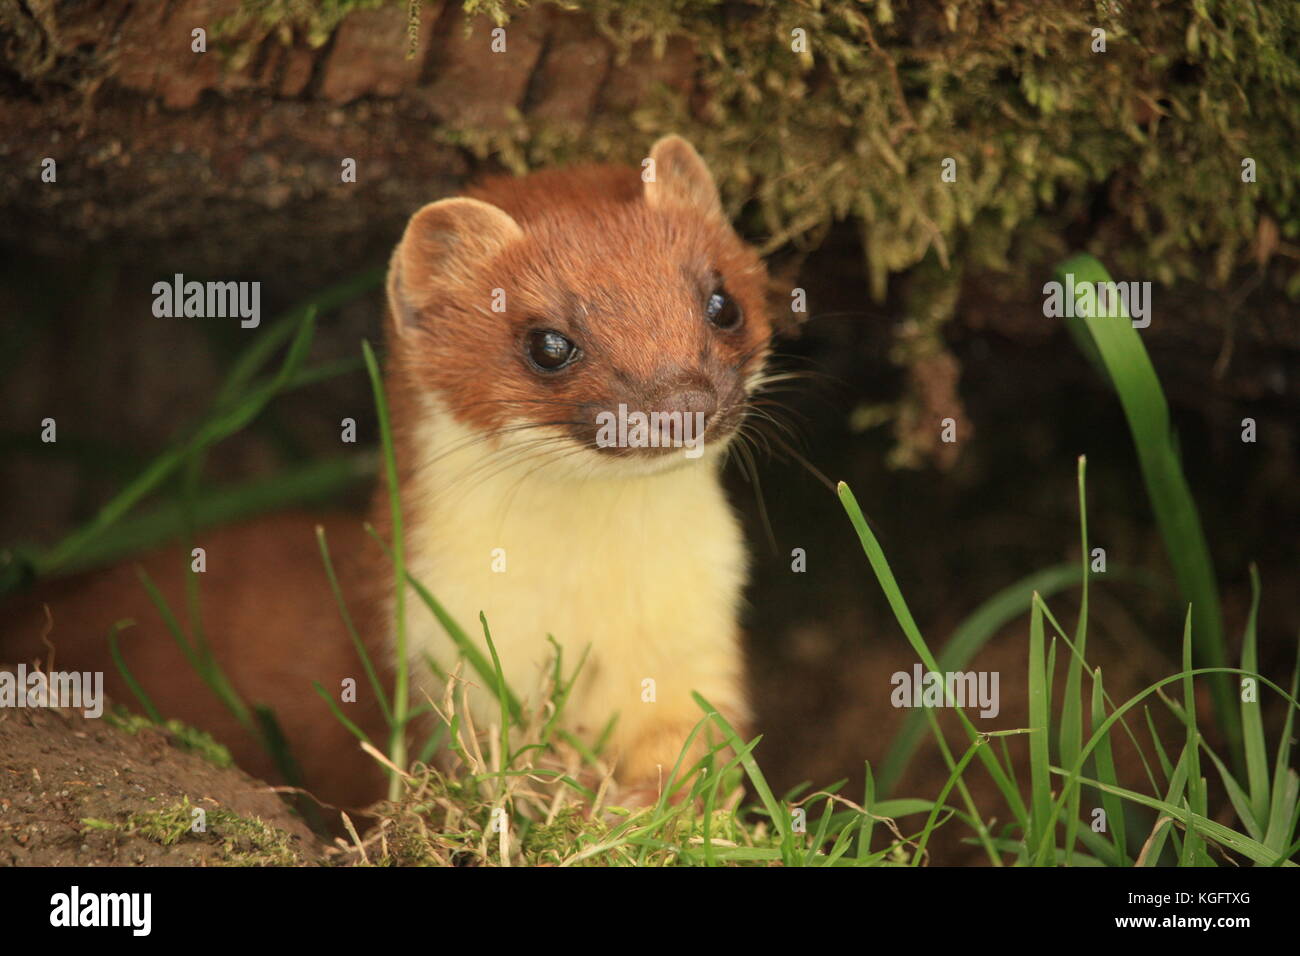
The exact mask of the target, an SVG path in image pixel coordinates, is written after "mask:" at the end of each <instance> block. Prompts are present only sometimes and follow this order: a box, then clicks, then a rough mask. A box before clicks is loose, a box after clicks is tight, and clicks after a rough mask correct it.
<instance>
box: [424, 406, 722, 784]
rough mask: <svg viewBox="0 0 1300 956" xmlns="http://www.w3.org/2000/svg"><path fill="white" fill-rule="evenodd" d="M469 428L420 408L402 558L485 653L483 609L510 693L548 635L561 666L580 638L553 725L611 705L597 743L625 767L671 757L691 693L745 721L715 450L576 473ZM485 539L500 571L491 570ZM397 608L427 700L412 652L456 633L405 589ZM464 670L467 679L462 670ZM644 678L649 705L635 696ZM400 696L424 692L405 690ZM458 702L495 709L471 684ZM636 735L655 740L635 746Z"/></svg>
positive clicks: (529, 675) (538, 679)
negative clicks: (560, 651)
mask: <svg viewBox="0 0 1300 956" xmlns="http://www.w3.org/2000/svg"><path fill="white" fill-rule="evenodd" d="M473 437H474V436H473V434H472V433H471V432H470V431H469V430H468V429H466V428H465V427H464V426H461V425H460V424H459V423H457V422H455V421H453V420H451V419H450V417H449V416H448V415H447V414H446V413H445V412H441V411H439V410H433V409H431V410H430V412H429V414H428V415H427V416H426V418H425V424H424V426H423V428H422V429H421V431H420V434H419V438H418V440H417V445H418V452H417V456H418V457H417V460H418V465H417V468H416V471H415V475H414V481H413V482H412V483H411V485H409V486H408V487H407V489H406V490H405V492H404V498H403V501H402V511H403V514H404V515H405V516H406V522H405V527H406V540H407V548H406V551H407V555H408V561H409V565H410V568H409V570H410V572H411V573H412V575H413V576H414V577H415V578H416V579H417V580H419V581H420V582H421V583H422V584H423V585H424V586H425V587H426V588H427V589H428V590H429V592H430V593H431V594H432V595H433V596H434V597H435V598H437V599H438V601H439V602H441V603H442V605H443V606H444V607H445V608H446V609H447V610H448V612H450V614H451V615H452V616H453V617H454V618H455V619H456V620H457V621H458V622H459V623H460V625H461V626H462V627H463V628H464V629H465V631H466V632H467V633H469V634H470V635H471V637H474V638H476V639H477V641H478V643H479V646H480V647H481V648H482V650H483V651H484V654H485V656H486V655H487V650H486V644H485V642H484V641H483V639H482V627H481V625H480V623H479V619H478V618H479V612H480V611H483V612H484V613H485V614H486V616H487V622H488V626H489V627H490V628H491V632H492V640H493V643H494V644H495V645H496V648H497V652H498V654H499V655H500V658H501V664H502V669H503V671H504V673H505V677H506V680H507V681H508V682H509V684H510V687H511V688H512V690H513V691H514V692H515V693H516V694H517V695H518V696H519V697H520V699H521V700H523V701H525V702H527V703H528V704H529V705H532V706H536V705H537V704H538V702H539V696H540V694H539V692H540V689H541V687H542V685H543V682H544V680H545V677H546V672H547V670H548V669H549V667H550V666H551V661H552V660H553V648H552V646H551V644H550V643H549V642H548V641H547V640H546V636H547V634H552V635H554V637H555V639H556V640H557V641H558V642H559V643H560V644H561V645H562V646H563V648H564V662H565V669H566V671H571V669H572V668H573V666H574V665H575V664H576V663H577V661H578V659H579V658H580V657H581V655H582V652H583V650H584V648H586V647H587V645H590V651H589V652H588V656H587V662H586V664H585V666H584V668H583V672H582V677H581V678H580V680H579V682H578V684H577V685H576V686H575V688H574V690H573V693H572V695H571V696H570V698H569V701H568V703H567V705H566V708H565V715H564V719H563V724H564V725H566V726H567V727H568V728H569V729H571V730H573V731H575V732H577V733H579V734H580V735H581V736H584V737H585V738H586V739H587V740H588V741H590V740H591V739H592V738H594V736H595V735H596V734H597V733H598V732H599V731H600V730H601V728H602V727H603V726H604V725H605V723H606V722H607V721H608V719H609V718H610V717H611V716H612V715H613V714H614V713H616V712H617V713H618V714H619V718H618V722H617V724H616V726H615V730H614V733H613V735H612V736H611V738H610V754H611V756H616V757H617V756H619V755H623V756H624V757H625V758H627V759H628V760H629V761H631V762H633V763H635V764H636V765H637V768H638V771H637V772H638V773H639V772H643V771H646V766H647V765H648V766H651V767H652V766H653V765H654V764H655V763H656V762H660V761H663V760H665V759H673V757H675V752H676V748H679V747H680V742H681V740H680V738H681V737H683V736H684V735H685V732H686V731H688V730H689V728H690V727H691V726H692V725H694V724H695V723H696V722H697V721H698V720H699V719H700V718H701V717H702V716H703V711H701V709H700V708H699V706H698V705H697V704H696V703H695V702H694V701H693V700H692V698H691V691H692V690H696V691H699V692H700V693H701V694H702V695H703V696H704V697H705V698H706V699H708V700H709V701H710V702H711V703H712V704H713V705H714V706H715V707H717V708H719V709H720V710H721V711H722V712H723V713H724V714H725V715H727V716H728V717H729V718H730V719H732V720H737V721H744V720H745V719H746V718H747V716H748V712H747V707H746V704H745V700H744V694H743V665H742V658H741V651H740V648H739V633H738V624H737V622H738V618H739V609H740V601H741V590H742V588H743V585H744V579H745V574H746V570H747V569H746V555H745V548H744V542H743V538H742V533H741V529H740V526H739V523H738V522H737V520H736V517H735V516H734V514H733V513H732V511H731V508H730V506H729V505H728V503H727V501H726V499H725V497H724V495H723V492H722V488H721V486H720V483H719V480H718V474H717V472H718V463H717V456H716V455H712V454H710V455H706V456H705V457H703V458H700V459H696V460H694V461H691V462H689V463H688V464H686V465H684V466H683V467H680V468H676V469H674V470H672V471H667V472H661V473H658V474H652V475H645V476H636V477H604V476H603V477H579V476H576V475H574V474H572V473H571V472H570V473H556V472H555V471H554V470H553V469H548V468H538V467H537V464H538V463H537V461H535V460H532V461H530V460H528V459H527V458H526V457H519V456H515V455H511V454H510V453H506V454H501V453H494V452H493V451H492V450H491V449H490V448H489V447H488V445H487V443H483V442H478V443H473ZM569 460H570V461H572V460H573V459H569ZM414 515H418V516H419V520H418V521H413V520H412V516H414ZM498 548H500V549H504V556H505V562H506V570H505V571H504V572H500V571H494V570H493V553H494V550H495V549H498ZM406 607H407V612H406V613H407V646H408V653H409V656H410V658H411V660H412V674H413V675H418V676H417V677H416V680H415V687H416V688H421V687H422V688H424V689H425V690H426V691H428V692H429V694H430V695H431V696H432V697H433V698H434V700H436V701H439V702H441V689H440V687H438V685H437V682H436V680H434V679H433V678H432V675H431V674H430V672H429V669H428V667H427V666H426V665H425V664H424V662H423V660H422V658H421V654H422V652H425V651H427V652H428V653H430V654H431V655H432V656H433V658H434V660H436V661H437V662H438V663H439V665H440V666H442V667H444V668H446V667H448V666H449V665H450V664H451V663H453V662H454V661H455V660H456V657H457V654H456V651H455V645H454V644H453V643H452V641H451V639H450V638H449V637H448V636H447V634H446V633H445V631H444V630H443V629H442V627H441V625H440V624H439V623H438V622H437V620H436V619H435V618H434V616H433V615H432V614H431V613H430V612H429V610H428V609H427V608H426V607H425V605H424V603H423V602H422V601H421V600H420V598H419V597H418V595H416V594H415V592H414V591H411V592H409V593H408V595H407V598H406ZM489 659H490V658H489ZM465 676H467V677H469V678H471V679H472V680H474V681H475V682H476V683H479V681H478V678H477V676H476V675H474V674H473V673H472V672H470V671H469V670H468V669H467V670H466V672H465ZM567 676H568V675H567V674H566V677H567ZM647 678H649V679H651V680H653V681H654V690H655V700H654V702H652V703H647V702H644V701H643V699H642V698H643V682H644V681H645V680H646V679H647ZM414 701H415V702H416V703H419V702H421V701H422V695H420V694H419V692H418V690H417V692H416V696H415V697H414ZM470 706H471V709H472V710H473V713H474V718H475V721H476V723H477V725H478V726H479V727H480V728H481V729H482V728H486V727H487V726H488V725H489V723H491V722H496V721H497V720H498V719H499V715H498V713H497V710H496V706H495V704H494V703H493V701H492V698H491V696H490V695H489V694H487V693H485V692H481V691H475V692H471V698H470ZM665 740H667V741H676V742H675V743H671V744H668V745H666V746H665V744H664V741H665ZM647 741H660V742H659V743H657V744H656V743H647ZM638 748H639V749H640V750H641V751H655V752H653V753H649V752H645V753H641V754H640V755H639V756H635V755H633V754H632V751H635V750H638ZM670 750H671V751H672V753H671V755H670V754H669V753H668V751H670ZM659 751H664V752H659ZM647 772H648V771H647Z"/></svg>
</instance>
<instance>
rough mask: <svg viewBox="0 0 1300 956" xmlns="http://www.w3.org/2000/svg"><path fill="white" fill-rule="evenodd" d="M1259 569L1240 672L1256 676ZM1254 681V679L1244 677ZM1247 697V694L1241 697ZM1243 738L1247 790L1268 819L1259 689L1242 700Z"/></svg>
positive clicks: (1253, 578)
mask: <svg viewBox="0 0 1300 956" xmlns="http://www.w3.org/2000/svg"><path fill="white" fill-rule="evenodd" d="M1259 591H1260V587H1259V569H1258V568H1257V567H1255V565H1254V564H1252V565H1251V566H1250V613H1249V614H1248V615H1247V617H1246V631H1245V633H1244V634H1243V635H1242V639H1241V669H1242V670H1244V671H1249V672H1251V673H1255V672H1257V671H1258V670H1259V649H1258V635H1257V631H1256V626H1257V624H1258V621H1259ZM1246 680H1253V678H1243V682H1244V681H1246ZM1239 696H1241V697H1244V695H1239ZM1240 707H1241V729H1242V738H1243V742H1244V746H1245V751H1246V787H1247V790H1248V791H1249V793H1250V808H1251V812H1252V813H1254V815H1255V819H1256V820H1260V821H1263V820H1267V819H1268V806H1269V780H1268V747H1267V744H1266V742H1265V740H1264V721H1263V719H1262V717H1261V716H1260V712H1259V708H1260V694H1259V686H1258V685H1256V687H1255V699H1254V700H1252V701H1249V702H1247V701H1246V700H1244V699H1243V700H1241V701H1240Z"/></svg>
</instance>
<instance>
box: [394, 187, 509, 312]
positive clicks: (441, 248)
mask: <svg viewBox="0 0 1300 956" xmlns="http://www.w3.org/2000/svg"><path fill="white" fill-rule="evenodd" d="M523 234H524V233H523V230H522V229H520V228H519V223H517V222H515V221H514V219H512V218H510V216H509V214H507V213H505V212H503V211H502V210H500V209H498V208H497V207H496V206H493V205H492V204H491V203H485V202H483V201H482V200H478V199H464V198H458V199H440V200H438V201H437V202H431V203H429V205H427V206H425V207H424V208H422V209H421V210H420V211H419V212H417V213H416V214H415V215H414V216H412V217H411V221H410V222H409V223H407V225H406V232H404V233H403V234H402V241H401V242H399V243H398V244H397V249H396V250H395V251H394V252H393V258H392V261H391V262H390V263H389V266H388V305H389V308H390V309H392V313H393V321H394V323H395V324H396V326H397V332H399V333H402V332H405V331H406V330H407V329H409V328H410V327H411V326H412V325H414V324H416V323H417V322H418V321H419V316H420V312H421V310H422V309H423V308H424V307H425V306H426V305H428V304H429V302H430V301H431V300H432V299H433V297H434V294H435V292H437V291H438V290H439V289H446V288H447V287H448V286H454V285H455V284H456V283H458V282H463V281H468V280H470V279H471V278H472V277H473V275H474V270H475V269H476V268H479V267H481V266H482V265H483V264H484V263H486V262H487V261H488V260H489V259H491V258H492V257H493V256H494V255H496V254H497V253H498V252H500V251H501V250H502V249H504V248H505V247H506V246H507V245H509V244H510V243H511V242H514V241H515V240H517V239H520V238H522V237H523Z"/></svg>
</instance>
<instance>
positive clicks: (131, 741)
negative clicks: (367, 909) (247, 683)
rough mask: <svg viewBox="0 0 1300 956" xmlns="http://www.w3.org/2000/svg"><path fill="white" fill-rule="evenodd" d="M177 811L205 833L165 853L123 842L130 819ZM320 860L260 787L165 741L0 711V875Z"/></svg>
mask: <svg viewBox="0 0 1300 956" xmlns="http://www.w3.org/2000/svg"><path fill="white" fill-rule="evenodd" d="M185 801H188V802H189V804H190V806H191V807H193V808H199V809H202V810H204V811H205V813H206V816H207V829H206V832H205V833H194V832H189V831H188V830H186V831H185V832H184V833H183V835H181V836H180V838H179V839H178V840H177V841H176V842H175V843H172V844H170V845H166V844H164V843H163V842H160V840H159V839H155V838H150V837H148V836H145V835H143V834H141V833H139V832H134V831H135V828H134V827H132V826H131V822H130V821H131V818H132V815H141V814H144V815H147V814H158V813H160V812H167V811H169V810H175V808H177V807H178V806H179V807H182V808H183V807H184V802H185ZM182 812H183V814H184V815H187V816H188V815H190V814H191V811H190V810H188V809H184V810H183V811H182ZM231 814H237V815H238V817H239V818H242V820H237V819H235V818H233V817H232V816H231ZM136 820H137V822H138V821H139V820H140V817H139V816H137V817H136ZM87 821H93V822H90V823H88V822H87ZM110 826H111V827H113V828H108V827H110ZM250 834H251V836H250ZM324 849H325V847H324V845H323V844H322V843H321V841H320V840H319V839H318V838H317V837H316V836H315V835H313V834H312V832H311V831H310V830H309V829H308V828H307V827H306V826H305V825H304V824H303V822H302V820H300V819H299V818H298V817H296V816H295V815H294V814H293V813H291V812H290V810H289V809H288V807H287V806H286V805H285V804H284V802H283V801H282V800H281V799H280V797H279V796H277V795H276V794H275V793H274V792H272V791H271V789H270V788H269V786H268V785H267V784H265V783H262V782H261V781H258V780H255V779H253V778H252V777H250V776H248V775H247V774H246V773H244V772H242V771H240V770H237V769H235V768H233V767H231V768H226V767H219V766H216V765H215V764H213V763H211V762H209V761H208V760H207V759H206V758H205V757H202V756H199V755H198V754H195V753H187V752H186V751H184V750H182V749H181V748H180V747H179V746H178V745H177V744H176V743H175V741H174V740H173V738H172V736H171V734H170V733H169V732H167V731H165V730H161V729H158V728H151V727H144V728H141V729H140V730H139V731H138V732H137V733H135V734H131V733H127V732H126V731H125V730H123V729H120V728H119V727H116V726H113V725H112V724H111V723H110V722H109V721H108V720H106V719H103V718H101V719H87V718H85V717H83V716H82V714H81V713H80V712H78V711H73V710H54V709H21V710H16V709H9V708H6V709H4V710H0V866H214V865H238V864H240V863H262V862H269V861H272V860H274V861H275V862H283V863H294V864H297V865H313V864H318V863H321V862H322V861H323V859H324Z"/></svg>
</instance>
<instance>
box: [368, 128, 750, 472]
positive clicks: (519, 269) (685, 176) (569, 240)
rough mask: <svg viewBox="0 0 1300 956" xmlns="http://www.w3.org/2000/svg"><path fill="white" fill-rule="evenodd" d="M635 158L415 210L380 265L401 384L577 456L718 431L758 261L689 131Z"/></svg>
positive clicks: (691, 454)
mask: <svg viewBox="0 0 1300 956" xmlns="http://www.w3.org/2000/svg"><path fill="white" fill-rule="evenodd" d="M649 160H650V161H649V162H647V163H646V164H644V165H643V173H642V175H641V176H639V177H638V176H637V174H636V173H635V172H634V171H632V170H630V169H625V168H619V169H614V168H609V167H597V168H587V169H573V170H557V171H551V172H544V173H535V174H533V175H531V176H528V177H525V178H523V179H498V180H495V181H492V182H490V183H488V184H486V185H485V186H483V187H481V188H480V189H478V190H476V191H475V196H476V197H477V198H457V199H444V200H442V201H440V202H435V203H431V204H430V205H428V206H425V207H424V208H423V209H421V210H420V211H419V212H417V213H416V214H415V215H414V216H413V217H412V218H411V221H410V223H409V225H408V226H407V227H406V232H405V234H404V235H403V237H402V241H401V243H400V244H399V245H398V247H397V250H396V252H395V253H394V255H393V259H392V265H391V267H390V270H389V276H388V297H389V305H390V308H391V313H392V323H393V324H392V331H391V333H390V338H389V341H390V351H391V354H392V361H393V362H394V364H395V366H396V369H397V370H398V374H400V376H401V377H402V382H403V386H404V387H407V388H409V389H413V390H415V391H416V392H417V393H418V394H420V395H423V396H425V397H428V398H432V399H435V400H436V402H434V403H426V404H436V406H437V407H440V408H442V409H444V410H446V412H448V413H449V414H451V415H453V416H454V417H455V418H456V419H457V420H458V421H459V423H460V424H461V425H463V426H467V427H468V428H470V429H471V430H472V431H474V432H476V433H479V434H484V435H490V436H491V441H492V442H493V443H494V444H495V445H496V446H497V447H502V448H514V449H517V450H518V451H519V453H520V454H526V455H527V456H529V457H530V458H533V457H536V458H538V459H541V458H543V457H548V458H552V459H554V460H555V461H556V462H563V463H564V464H565V465H566V466H578V467H581V468H584V469H587V470H589V471H590V470H598V471H603V470H607V469H609V470H613V471H615V472H619V471H621V472H625V473H626V472H632V473H634V472H652V471H659V470H663V469H667V468H671V467H676V466H682V465H689V464H691V463H692V462H695V461H698V460H699V459H701V458H704V459H709V458H711V457H713V453H716V452H717V451H719V450H720V449H722V448H723V447H725V445H726V443H727V442H728V441H729V440H730V439H731V437H732V436H733V435H734V434H735V431H736V429H737V427H738V426H739V425H740V422H741V419H742V418H743V417H744V415H745V412H746V408H747V401H748V398H749V394H750V392H751V390H752V389H753V388H754V387H755V384H756V382H757V380H758V378H759V375H760V372H761V369H762V366H763V362H764V360H765V358H766V356H767V351H768V342H769V338H770V335H771V325H770V321H769V319H768V316H767V310H766V308H765V305H764V293H765V286H766V272H765V270H764V268H763V265H762V262H761V261H760V260H759V258H758V256H757V255H756V254H755V253H754V252H753V250H751V249H750V248H749V247H748V246H746V245H745V244H744V243H743V242H742V241H741V240H740V238H739V237H738V236H737V235H736V233H735V232H734V231H733V230H732V228H731V226H730V225H729V224H728V223H727V220H726V218H725V216H724V215H723V211H722V206H721V203H720V202H719V199H718V191H717V187H716V186H715V184H714V182H713V177H712V176H711V175H710V174H709V171H708V168H707V167H706V166H705V165H704V162H703V160H701V159H700V156H699V154H698V153H696V151H695V150H694V149H693V148H692V147H691V145H690V144H689V143H687V142H686V141H685V140H684V139H682V138H681V137H678V136H669V137H666V138H664V139H661V140H659V142H657V143H656V144H655V145H654V148H653V149H652V150H651V152H650V157H649ZM701 424H703V432H702V434H701V432H700V429H699V426H700V425H701Z"/></svg>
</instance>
